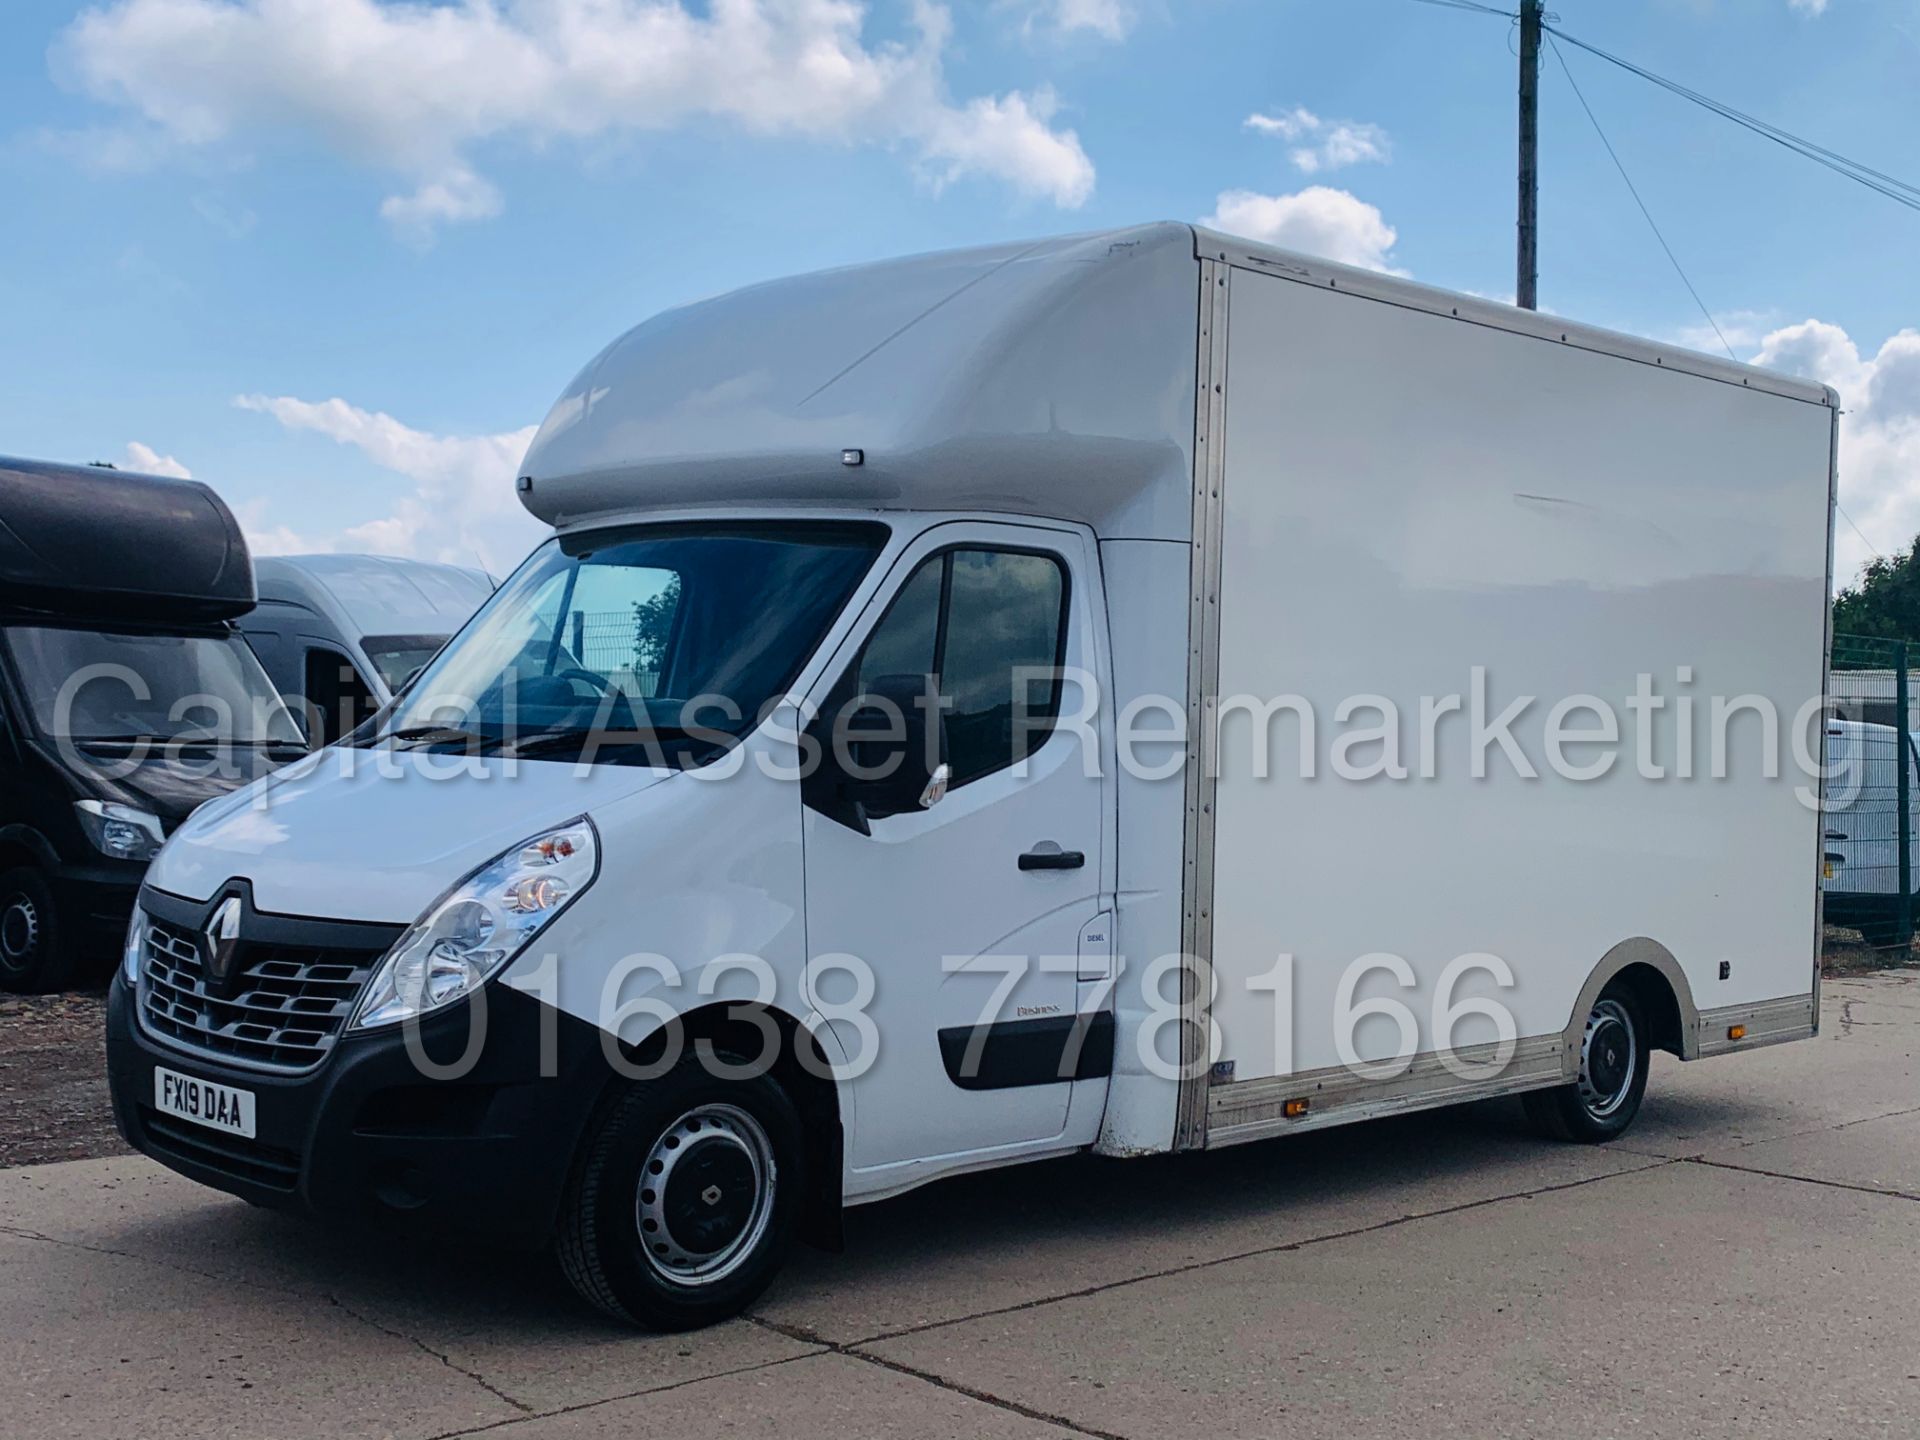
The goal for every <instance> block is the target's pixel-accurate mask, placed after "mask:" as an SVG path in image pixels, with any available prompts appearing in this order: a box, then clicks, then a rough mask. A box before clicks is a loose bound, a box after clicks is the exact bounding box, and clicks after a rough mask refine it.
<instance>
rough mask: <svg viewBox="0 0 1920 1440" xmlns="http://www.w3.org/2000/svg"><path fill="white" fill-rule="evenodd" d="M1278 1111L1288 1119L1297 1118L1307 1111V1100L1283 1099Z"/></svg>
mask: <svg viewBox="0 0 1920 1440" xmlns="http://www.w3.org/2000/svg"><path fill="white" fill-rule="evenodd" d="M1280 1113H1281V1114H1282V1115H1284V1116H1286V1117H1287V1119H1289V1120H1298V1119H1299V1118H1300V1117H1301V1116H1302V1115H1304V1114H1306V1113H1307V1102H1306V1101H1305V1100H1288V1101H1285V1102H1284V1103H1282V1105H1281V1106H1280Z"/></svg>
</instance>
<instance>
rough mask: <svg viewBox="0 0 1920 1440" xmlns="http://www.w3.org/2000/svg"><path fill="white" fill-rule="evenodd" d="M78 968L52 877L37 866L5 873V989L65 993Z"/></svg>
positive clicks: (0, 945)
mask: <svg viewBox="0 0 1920 1440" xmlns="http://www.w3.org/2000/svg"><path fill="white" fill-rule="evenodd" d="M74 969H75V967H74V963H73V954H72V951H71V949H70V948H69V947H68V945H67V944H66V940H65V937H64V936H63V935H62V934H61V933H60V916H59V914H58V913H57V912H56V911H55V909H54V903H53V890H52V887H50V886H49V885H48V884H47V877H46V876H45V875H43V874H42V873H41V872H40V871H39V870H38V869H37V868H36V867H34V866H32V865H16V866H14V867H13V869H11V870H9V871H7V872H6V873H5V874H4V875H0V990H11V991H12V992H13V993H14V994H16V995H38V994H42V993H44V992H47V991H52V990H64V989H66V988H67V986H69V985H70V984H72V983H73V981H74V979H75V978H76V977H75V973H74Z"/></svg>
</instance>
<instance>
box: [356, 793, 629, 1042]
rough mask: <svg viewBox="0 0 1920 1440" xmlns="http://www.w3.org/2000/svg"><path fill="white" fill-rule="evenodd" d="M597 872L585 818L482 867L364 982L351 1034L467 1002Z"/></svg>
mask: <svg viewBox="0 0 1920 1440" xmlns="http://www.w3.org/2000/svg"><path fill="white" fill-rule="evenodd" d="M599 869H600V846H599V840H598V837H597V836H596V835H595V834H594V829H593V822H592V821H591V820H589V819H587V817H586V816H584V815H582V816H580V817H578V818H577V819H573V820H569V821H567V823H566V824H564V825H559V826H556V827H555V828H553V829H552V830H548V831H546V832H545V833H544V834H540V835H535V836H534V837H533V838H532V839H529V840H523V841H521V842H520V843H519V844H518V845H515V846H514V847H513V848H512V849H510V850H508V851H507V852H506V853H505V854H503V855H501V856H500V857H499V858H498V859H497V860H492V861H489V862H488V863H487V864H485V865H483V866H481V867H480V868H479V869H478V870H476V871H474V872H473V873H472V874H471V875H469V876H467V878H466V879H464V880H462V881H461V882H460V883H459V884H458V885H456V886H454V887H453V889H451V890H449V891H448V892H447V893H446V894H444V895H442V896H441V897H440V898H439V899H438V900H436V901H434V902H433V904H432V905H431V906H429V907H428V909H427V912H426V913H425V914H424V915H422V916H421V917H420V918H419V919H418V920H416V921H414V922H413V924H412V925H411V926H409V927H408V928H407V933H406V934H404V935H402V936H401V937H400V938H399V940H397V941H396V942H395V943H394V947H393V949H391V950H389V951H388V952H387V955H386V958H385V959H384V960H382V961H381V962H380V968H379V969H378V970H376V971H374V974H373V979H372V980H370V981H368V982H367V996H366V999H365V1000H363V1001H362V1002H361V1004H360V1014H359V1016H358V1017H357V1018H356V1019H355V1020H354V1022H353V1023H354V1027H355V1028H356V1029H360V1030H367V1029H371V1028H372V1027H374V1026H376V1025H391V1024H394V1023H395V1022H397V1021H401V1020H412V1019H416V1018H418V1017H419V1016H422V1015H426V1014H428V1013H430V1012H432V1011H434V1010H438V1009H439V1008H440V1007H441V1006H443V1005H451V1004H452V1003H453V1002H454V1001H456V1000H458V999H459V998H460V997H461V996H463V995H470V994H472V993H473V992H474V991H475V990H478V989H479V988H480V987H481V986H482V985H484V984H486V983H487V981H489V980H491V979H492V978H493V977H494V976H495V975H497V974H499V973H500V970H501V968H502V967H503V966H505V965H506V963H507V962H508V961H509V960H511V959H513V957H514V956H516V955H518V954H519V953H520V952H521V951H522V950H524V949H525V948H526V947H527V945H528V944H529V943H530V942H531V941H532V940H533V938H534V936H536V935H538V934H539V933H540V932H541V931H542V930H544V929H546V928H547V926H548V925H550V924H551V923H552V922H553V918H554V916H556V915H558V914H559V913H560V912H561V911H562V910H564V909H566V908H567V906H568V905H570V904H572V903H573V900H574V898H575V897H576V896H578V895H579V894H580V892H581V891H583V890H585V889H586V888H587V887H588V886H589V885H591V884H592V883H593V877H594V876H595V875H596V874H598V873H599Z"/></svg>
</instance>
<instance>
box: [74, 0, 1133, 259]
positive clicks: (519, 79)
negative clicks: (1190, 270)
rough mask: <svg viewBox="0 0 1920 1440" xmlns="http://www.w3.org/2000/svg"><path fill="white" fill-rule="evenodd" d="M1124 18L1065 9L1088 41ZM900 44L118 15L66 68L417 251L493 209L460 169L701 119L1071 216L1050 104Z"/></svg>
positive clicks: (209, 5)
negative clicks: (332, 200) (897, 160)
mask: <svg viewBox="0 0 1920 1440" xmlns="http://www.w3.org/2000/svg"><path fill="white" fill-rule="evenodd" d="M1123 8H1125V7H1124V6H1121V5H1119V4H1118V3H1117V0H1060V5H1059V10H1060V14H1061V16H1062V18H1063V20H1064V19H1067V18H1072V19H1073V20H1074V21H1075V23H1076V24H1088V25H1093V26H1095V27H1096V28H1098V27H1099V26H1100V25H1105V24H1114V23H1118V22H1117V19H1116V18H1115V17H1116V16H1117V14H1118V11H1119V10H1121V9H1123ZM911 17H912V30H911V35H910V38H908V39H905V40H897V41H896V40H887V41H876V42H873V43H868V42H867V41H866V40H865V39H864V38H863V36H864V30H865V26H866V19H867V7H866V6H865V5H864V4H862V3H859V0H708V3H705V4H700V3H696V0H456V3H448V4H434V5H428V4H417V3H409V4H382V3H376V0H110V3H107V4H105V5H103V6H101V7H99V8H97V9H92V10H88V11H85V12H84V13H82V14H81V15H80V16H79V18H78V19H76V20H75V21H74V22H73V23H72V24H71V25H70V26H68V27H67V29H66V30H65V31H64V32H63V33H62V35H61V37H60V40H59V41H58V43H57V45H56V51H55V55H56V64H57V66H58V67H59V69H60V70H61V72H62V73H63V75H64V76H65V77H67V78H69V79H70V80H71V82H72V83H73V84H75V85H76V86H77V87H79V88H80V89H82V90H83V91H85V92H86V93H88V94H90V95H92V96H94V97H96V98H98V99H100V100H103V101H106V102H109V103H113V104H117V105H121V106H124V107H126V108H127V109H129V110H131V111H132V112H133V113H134V115H135V116H136V117H137V120H136V121H135V122H134V123H133V125H132V127H131V128H130V129H129V130H128V131H127V136H128V139H127V141H126V143H125V144H124V145H123V146H122V147H120V148H121V149H123V150H124V151H125V152H126V153H128V154H130V155H131V154H138V153H140V152H141V150H142V148H143V143H142V142H152V141H164V142H168V143H170V144H171V145H172V146H174V147H176V148H178V147H187V148H195V147H210V146H217V145H221V144H223V143H239V142H250V141H252V140H254V139H256V138H257V137H259V136H260V135H262V134H264V133H269V132H272V131H275V130H290V131H295V132H299V133H303V134H307V135H311V136H317V137H318V138H319V139H320V140H321V141H322V142H323V143H325V144H326V145H328V146H329V147H330V148H331V149H333V150H334V151H336V152H337V153H339V154H342V155H345V156H347V157H349V158H351V159H353V160H354V161H356V162H358V163H363V164H367V165H371V166H375V167H377V168H380V169H383V170H386V171H390V172H392V173H394V174H396V175H398V176H400V177H401V178H402V179H403V180H404V182H405V185H406V188H405V189H403V190H401V191H399V192H397V193H396V194H394V195H391V196H389V197H388V198H387V200H386V201H385V203H384V204H383V206H382V211H383V213H384V214H386V216H387V218H388V219H389V220H390V221H392V222H393V223H394V224H396V225H397V226H399V227H401V228H402V230H403V231H405V232H406V233H409V234H411V235H414V236H422V235H425V234H428V233H430V230H431V227H432V226H434V225H436V224H442V223H446V222H450V221H463V220H475V219H481V218H484V217H486V216H488V215H492V214H494V213H496V212H497V211H498V210H499V208H500V205H501V198H500V195H499V193H498V191H497V190H495V189H494V187H493V186H492V185H491V183H489V182H488V181H487V180H486V179H485V178H484V177H483V176H481V175H480V174H479V173H478V172H477V170H476V169H475V168H474V165H473V162H472V160H471V159H470V152H471V151H472V150H473V149H475V148H476V147H478V146H479V145H481V144H483V143H485V142H490V141H500V140H517V141H521V142H524V143H531V144H540V143H545V142H550V141H554V140H584V139H590V138H594V137H599V136H605V135H609V134H617V133H621V132H632V131H657V130H665V129H671V128H673V127H675V126H679V125H684V124H688V123H692V122H696V121H699V120H703V119H714V120H720V121H723V122H726V123H729V124H732V125H735V126H737V127H738V128H740V129H742V130H744V131H747V132H749V133H753V134H760V135H785V136H798V137H801V138H805V139H811V140H816V141H822V142H829V143H837V144H855V143H879V144H883V145H888V146H897V147H900V148H902V149H903V150H904V151H906V152H907V153H908V155H909V156H911V157H912V158H914V159H916V160H917V161H919V162H920V163H921V164H922V165H924V166H926V167H928V168H929V170H930V171H931V173H932V174H934V175H935V176H936V177H937V178H939V179H941V180H950V179H953V178H956V177H958V176H961V175H976V174H977V175H983V176H987V177H990V178H994V179H998V180H1001V181H1004V182H1006V183H1007V184H1009V185H1011V186H1013V187H1014V188H1015V189H1016V190H1018V191H1020V192H1021V193H1023V194H1027V195H1033V196H1038V197H1042V198H1044V199H1048V200H1051V201H1053V202H1054V203H1056V204H1059V205H1063V206H1076V205H1079V204H1081V203H1082V202H1084V201H1085V200H1086V199H1087V197H1088V196H1089V195H1090V194H1091V193H1092V191H1093V183H1094V169H1093V163H1092V161H1090V160H1089V159H1088V158H1087V155H1086V152H1085V151H1084V150H1082V149H1081V147H1080V141H1079V139H1078V137H1077V136H1076V135H1075V134H1074V132H1073V131H1072V130H1068V129H1062V128H1058V127H1056V126H1055V125H1054V124H1053V123H1052V115H1053V111H1054V103H1053V101H1052V99H1051V97H1050V96H1048V95H1046V94H1045V93H1040V94H1023V93H1021V92H1019V91H1010V92H1008V93H1006V94H1003V95H984V96H978V97H974V98H970V99H965V100H958V101H956V100H955V99H954V98H953V97H952V95H951V94H950V92H949V90H948V88H947V83H946V78H945V73H944V68H943V58H944V55H945V52H946V50H947V48H948V44H949V41H950V38H951V31H952V20H951V17H950V15H949V13H948V12H947V10H946V9H945V8H944V7H943V6H940V5H937V4H934V3H932V0H911Z"/></svg>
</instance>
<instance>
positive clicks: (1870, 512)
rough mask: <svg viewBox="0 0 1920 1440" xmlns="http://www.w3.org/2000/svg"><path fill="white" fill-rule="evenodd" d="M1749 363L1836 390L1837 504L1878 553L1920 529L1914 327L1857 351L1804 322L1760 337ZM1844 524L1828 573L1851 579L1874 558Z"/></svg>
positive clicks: (1918, 340) (1919, 404)
mask: <svg viewBox="0 0 1920 1440" xmlns="http://www.w3.org/2000/svg"><path fill="white" fill-rule="evenodd" d="M1753 363H1754V364H1756V365H1765V366H1767V367H1768V368H1769V369H1774V370H1786V371H1789V372H1791V373H1793V374H1796V375H1804V376H1806V377H1807V378H1808V379H1812V380H1819V381H1823V382H1824V383H1826V384H1828V385H1831V386H1833V388H1834V389H1836V390H1838V391H1839V392H1840V400H1841V407H1842V414H1841V418H1840V503H1841V504H1842V505H1843V506H1845V507H1846V510H1847V513H1848V514H1849V515H1850V516H1852V517H1853V521H1854V523H1855V524H1857V525H1858V526H1859V527H1860V528H1861V529H1862V530H1864V531H1865V532H1866V533H1867V535H1868V536H1869V537H1870V538H1871V539H1872V541H1873V544H1874V545H1875V546H1878V547H1879V548H1880V549H1881V550H1883V551H1886V552H1888V553H1891V552H1892V551H1893V550H1895V549H1905V548H1906V547H1907V546H1908V545H1909V544H1911V543H1912V541H1913V538H1914V536H1915V535H1917V534H1920V330H1913V329H1907V330H1902V331H1900V332H1899V333H1898V334H1897V335H1894V336H1892V337H1891V338H1890V339H1888V340H1887V341H1886V342H1885V343H1884V344H1883V345H1881V347H1880V349H1879V351H1878V352H1877V353H1875V354H1874V355H1872V356H1871V357H1869V356H1864V355H1862V354H1861V353H1860V347H1859V346H1858V345H1857V344H1855V343H1854V340H1853V337H1852V336H1850V335H1848V334H1847V332H1846V331H1845V330H1843V329H1841V328H1840V327H1839V326H1838V325H1831V324H1828V323H1827V322H1825V321H1823V320H1803V321H1802V322H1801V323H1799V324H1798V325H1789V326H1786V327H1785V328H1784V329H1780V330H1776V331H1774V332H1773V333H1772V334H1771V335H1768V336H1767V337H1766V338H1765V340H1763V341H1762V342H1761V345H1760V350H1759V353H1758V354H1757V355H1755V356H1754V359H1753ZM1872 554H1873V552H1872V551H1871V550H1870V549H1869V548H1868V546H1867V544H1866V542H1864V541H1863V540H1861V538H1860V537H1859V536H1858V535H1856V534H1855V533H1854V532H1853V529H1852V527H1851V526H1849V525H1848V524H1846V522H1845V521H1842V522H1840V525H1839V528H1838V529H1837V530H1836V532H1835V536H1834V578H1835V579H1836V580H1837V581H1839V582H1840V583H1842V584H1845V583H1847V582H1849V581H1851V580H1852V579H1853V577H1854V576H1855V575H1857V574H1858V573H1859V570H1860V567H1861V566H1862V565H1864V564H1865V563H1866V562H1867V561H1868V560H1869V559H1871V558H1872Z"/></svg>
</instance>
